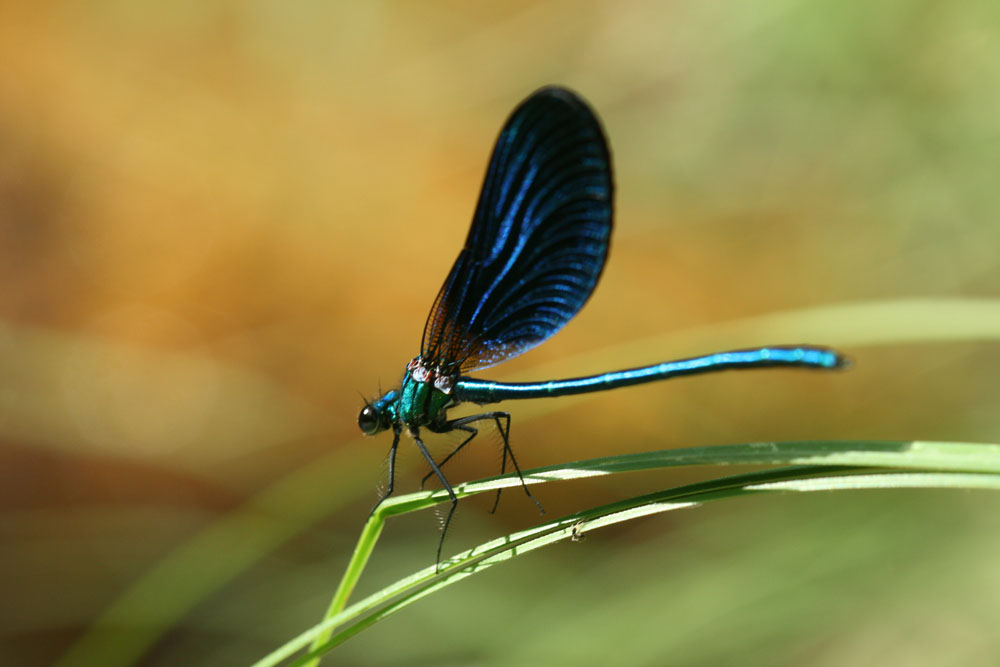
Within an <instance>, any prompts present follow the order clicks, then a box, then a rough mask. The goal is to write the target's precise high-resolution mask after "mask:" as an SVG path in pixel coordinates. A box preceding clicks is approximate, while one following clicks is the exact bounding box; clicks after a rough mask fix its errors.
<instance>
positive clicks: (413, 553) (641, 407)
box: [0, 0, 1000, 665]
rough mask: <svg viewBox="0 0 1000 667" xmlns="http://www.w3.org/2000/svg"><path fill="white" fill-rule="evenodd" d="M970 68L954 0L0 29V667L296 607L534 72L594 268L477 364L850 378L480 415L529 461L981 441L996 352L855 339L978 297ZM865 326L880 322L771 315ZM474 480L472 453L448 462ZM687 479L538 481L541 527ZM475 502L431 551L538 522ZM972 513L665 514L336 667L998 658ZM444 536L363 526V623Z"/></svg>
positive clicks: (94, 8) (984, 154)
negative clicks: (523, 332) (572, 174)
mask: <svg viewBox="0 0 1000 667" xmlns="http://www.w3.org/2000/svg"><path fill="white" fill-rule="evenodd" d="M998 45H1000V5H997V3H995V2H990V1H988V0H981V1H971V2H963V3H949V2H943V1H939V2H932V1H926V2H924V1H918V2H894V1H893V2H880V3H869V2H864V1H862V0H849V1H846V2H833V1H829V2H811V3H810V2H799V1H795V0H767V1H763V2H755V3H732V2H724V1H721V0H710V1H709V2H699V3H677V2H660V3H657V2H628V1H626V2H616V3H600V2H572V3H571V2H505V3H459V2H447V1H435V2H422V3H391V2H364V3H360V2H358V3H324V2H303V3H292V4H290V3H270V2H250V3H243V2H228V1H222V2H212V3H203V2H172V3H159V4H151V3H130V2H110V1H108V2H105V1H98V2H63V3H48V2H37V3H12V2H5V3H3V4H2V5H0V480H2V481H0V597H2V599H3V600H4V603H3V604H2V605H0V634H2V636H0V662H2V663H3V664H9V665H41V664H51V663H53V662H56V661H58V660H62V661H63V662H62V664H72V665H81V664H100V665H125V664H144V665H177V664H212V665H230V664H233V665H238V664H246V663H248V662H251V661H252V660H255V659H257V658H259V657H261V656H263V655H264V654H265V653H267V652H268V651H270V650H272V649H273V648H275V647H276V646H278V645H280V644H281V643H283V642H284V641H286V640H288V639H290V638H291V637H292V636H294V635H295V634H297V633H298V632H300V631H302V630H304V629H306V628H307V627H309V626H311V625H312V624H314V623H315V622H317V621H318V620H319V619H320V618H321V616H322V614H323V611H324V610H325V608H326V606H327V603H328V601H329V598H330V596H331V595H332V593H333V590H334V588H335V586H336V584H337V581H338V580H339V577H340V574H341V572H342V570H343V568H344V566H345V564H346V562H347V559H348V556H349V553H350V551H351V549H352V548H353V545H354V541H355V539H356V538H357V535H358V533H359V531H360V529H361V527H362V525H363V523H364V520H365V519H366V516H367V513H368V510H369V508H370V506H371V504H372V503H373V502H374V500H375V499H376V490H377V487H378V485H379V483H380V482H381V481H382V480H383V479H384V475H385V464H384V459H385V454H386V452H387V450H388V447H389V444H390V442H391V437H389V436H387V435H385V434H383V437H377V438H362V437H361V436H360V434H359V432H358V429H357V425H356V417H357V412H358V410H359V409H360V407H361V405H362V400H361V397H360V396H359V392H360V393H361V394H363V395H365V396H369V397H370V396H373V395H374V394H375V393H376V392H377V390H378V389H379V386H381V388H382V389H383V390H384V389H388V388H390V387H391V386H393V385H394V384H395V383H397V382H398V380H399V378H400V376H401V374H402V371H403V367H404V365H405V364H406V362H407V361H408V360H409V359H410V358H411V357H413V356H414V355H415V354H416V353H417V352H418V347H419V343H420V334H421V331H422V328H423V324H424V318H425V316H426V313H427V310H428V309H429V307H430V305H431V302H432V300H433V298H434V296H435V294H436V293H437V290H438V288H439V286H440V284H441V282H442V281H443V279H444V277H445V275H446V273H447V271H448V269H449V268H450V266H451V263H452V261H453V259H454V257H455V255H456V254H457V252H458V250H459V248H460V246H461V243H462V241H463V240H464V237H465V234H466V230H467V226H468V223H469V221H470V217H471V213H472V210H473V206H474V204H475V201H476V198H477V195H478V191H479V187H480V183H481V179H482V176H483V173H484V170H485V165H486V160H487V158H488V156H489V152H490V150H491V147H492V143H493V140H494V139H495V137H496V134H497V132H498V131H499V129H500V126H501V125H502V123H503V121H504V120H505V118H506V117H507V114H508V113H509V112H510V111H511V110H512V109H513V107H514V106H515V105H516V104H517V103H518V102H519V101H520V100H521V99H522V98H524V97H525V96H526V95H528V94H529V93H530V92H532V91H533V90H534V89H535V88H537V87H539V86H541V85H544V84H548V83H561V84H564V85H567V86H570V87H572V88H574V89H575V90H577V91H579V92H580V93H581V94H582V95H583V96H584V97H586V98H587V99H588V100H589V101H590V102H591V103H592V104H593V106H594V107H595V108H596V109H597V111H598V113H599V114H600V115H601V117H602V119H603V122H604V125H605V129H606V132H607V134H608V136H609V139H610V142H611V145H612V150H613V155H614V163H615V174H616V181H617V200H616V206H617V216H616V230H615V234H614V239H613V244H612V251H611V257H610V261H609V264H608V267H607V269H606V271H605V273H604V276H603V278H602V281H601V284H600V285H599V287H598V289H597V291H596V293H595V295H594V297H593V298H592V299H591V301H590V302H589V303H588V304H587V306H586V307H585V308H584V309H583V311H582V312H581V313H580V315H579V316H578V317H577V318H575V319H574V321H573V322H572V323H571V324H570V325H568V326H567V327H566V329H565V330H564V331H563V332H561V333H560V334H559V335H557V336H556V337H555V338H553V339H552V340H550V341H549V342H548V343H547V344H545V345H544V346H542V347H540V348H537V349H535V350H533V351H531V352H530V353H528V354H526V355H524V356H523V357H521V358H519V359H517V360H515V361H512V362H510V363H508V364H505V365H503V366H501V367H498V368H495V369H491V370H490V371H489V372H487V373H483V374H482V376H484V377H489V378H491V379H505V380H527V379H544V378H549V377H566V376H573V375H581V374H586V373H592V372H599V371H604V370H610V369H612V368H618V367H626V366H629V365H639V364H644V363H651V362H655V361H660V360H664V359H668V358H674V357H680V356H686V355H689V354H699V353H705V352H711V351H714V350H716V349H724V348H730V347H745V346H748V345H754V344H763V343H798V342H809V343H817V344H828V345H836V346H842V347H844V348H845V349H846V351H847V352H848V353H849V354H850V355H851V356H852V357H853V359H854V361H855V362H856V363H855V365H854V367H853V368H852V369H851V370H850V371H849V372H847V373H842V374H833V375H830V374H820V373H803V372H794V371H765V372H760V373H748V374H722V375H717V376H708V377H703V378H692V379H685V380H680V381H677V382H671V383H662V384H658V385H650V386H645V387H641V388H634V389H629V390H622V391H618V392H613V393H610V394H605V395H597V396H593V397H589V398H579V399H565V400H560V401H555V400H553V401H524V402H519V403H516V404H508V405H506V406H505V407H506V408H508V409H509V410H510V411H511V412H512V413H513V429H512V444H513V446H514V448H515V451H516V452H517V454H518V457H519V461H520V463H521V465H522V467H525V468H528V467H535V466H541V465H548V464H554V463H559V462H566V461H572V460H576V459H582V458H590V457H596V456H608V455H613V454H618V453H628V452H639V451H644V450H654V449H664V448H672V447H683V446H693V445H711V444H722V443H740V442H750V441H768V440H795V439H909V438H919V439H928V440H968V441H982V442H998V441H1000V415H998V413H997V411H996V409H995V400H996V396H997V395H998V394H997V392H998V389H1000V380H998V379H997V378H998V375H1000V350H998V349H997V346H996V343H995V342H993V343H991V342H989V341H957V342H955V341H953V342H950V343H949V342H940V341H938V342H928V341H924V340H921V336H922V333H923V330H924V327H923V326H918V325H914V324H912V323H910V321H906V322H901V321H900V320H898V319H896V318H893V317H882V318H880V317H879V316H878V314H879V313H884V312H892V311H891V309H890V308H889V306H891V305H892V304H898V303H912V301H902V300H912V299H914V298H920V299H956V298H961V299H969V298H989V297H994V296H995V295H996V294H997V291H998V288H1000V262H998V260H997V257H996V248H997V243H998V240H1000V238H998V237H1000V232H998V228H997V224H996V222H997V216H998V214H1000V188H998V187H997V186H996V176H997V173H998V172H997V164H998V158H1000V130H998V128H1000V124H998V120H997V118H998V115H997V111H998V109H1000V86H998V85H997V82H998V81H1000V46H998ZM866 303H875V304H887V307H886V309H882V308H881V307H876V308H873V309H871V310H870V311H866V312H869V315H871V316H870V317H868V318H867V319H855V318H841V320H843V319H846V320H849V321H840V320H837V318H833V317H827V318H826V319H824V318H823V317H819V319H818V320H809V318H808V317H805V316H804V315H803V316H801V317H800V316H799V315H801V314H803V313H806V314H808V313H815V312H819V313H821V314H822V313H824V312H833V311H827V310H824V308H826V307H830V306H841V305H844V304H847V305H857V304H866ZM918 310H919V309H918ZM845 312H853V311H845ZM923 312H924V313H925V315H926V314H927V311H926V310H925V311H923ZM775 313H786V316H782V317H771V316H772V314H775ZM788 313H791V315H787V314H788ZM873 313H874V315H872V314H873ZM941 317H942V318H943V317H947V316H946V315H941ZM935 319H936V318H934V317H929V318H927V317H925V320H926V326H927V327H932V326H933V325H935V324H940V322H937V321H935ZM937 319H940V318H937ZM806 320H809V321H810V322H813V324H811V325H810V324H808V322H806ZM816 322H819V324H818V325H817V324H816ZM893 326H896V327H899V328H900V330H899V331H896V332H895V333H892V334H890V335H888V336H887V335H883V332H884V331H885V329H886V328H889V329H891V328H892V327H893ZM886 338H888V342H889V343H891V344H885V342H886V340H885V339H886ZM880 341H881V344H879V345H876V344H875V343H879V342H880ZM898 341H910V342H905V343H904V342H898ZM449 444H451V445H453V444H455V442H454V439H453V438H450V437H448V436H445V437H442V438H439V439H437V443H436V446H437V450H436V451H438V452H439V453H440V452H446V451H447V448H448V445H449ZM401 451H402V454H401V470H400V473H399V480H398V483H399V485H400V486H399V487H398V488H399V489H400V490H401V491H411V490H415V489H416V486H417V484H418V482H419V479H420V477H421V476H422V474H423V472H424V470H425V469H424V467H423V466H422V465H421V462H420V460H419V457H418V455H417V453H416V452H415V450H414V448H413V447H411V446H409V443H407V442H404V443H403V445H402V447H401ZM499 456H500V449H499V441H498V439H497V438H496V437H492V439H491V437H486V436H484V437H483V438H481V440H480V441H479V442H477V443H476V446H475V447H473V448H471V449H470V450H469V451H468V453H467V454H465V455H464V456H463V457H461V458H460V459H459V460H458V461H456V462H455V463H454V464H453V465H451V466H450V468H449V470H448V473H449V475H450V478H451V479H452V480H453V481H461V480H468V479H474V478H478V477H484V476H488V475H491V474H494V473H495V472H496V471H497V467H498V461H499ZM722 472H730V471H722ZM718 474H720V471H718V470H707V471H706V470H681V471H668V472H665V473H664V472H661V473H659V474H655V475H618V476H615V477H613V478H610V479H608V478H600V479H597V480H589V481H578V482H565V483H559V484H547V485H544V486H541V487H536V489H537V490H536V491H535V493H536V495H537V496H538V498H539V500H540V501H541V502H542V503H543V504H544V505H545V507H546V509H547V510H548V516H549V517H558V516H561V515H562V514H565V513H568V512H572V511H575V510H578V509H582V508H584V507H589V506H593V505H596V504H599V503H604V502H610V501H613V500H616V499H621V498H624V497H629V496H632V495H638V494H640V493H644V492H648V491H652V490H655V489H659V488H663V487H665V486H670V485H675V484H681V483H685V482H687V481H692V480H696V479H703V478H705V477H706V476H709V475H718ZM489 506H490V503H489V502H488V501H487V500H482V501H481V502H479V501H478V500H470V501H465V502H463V503H462V505H461V506H460V510H459V513H458V515H457V518H456V520H455V522H454V523H453V524H452V530H451V533H450V534H449V539H448V541H447V542H446V544H445V551H446V553H454V552H457V551H459V550H460V549H463V548H467V547H469V546H471V545H474V544H477V543H478V541H481V540H485V539H488V538H490V537H494V536H499V535H503V534H506V533H508V532H511V531H514V530H517V529H520V528H523V527H526V526H529V525H531V524H532V523H533V522H536V521H537V520H538V515H537V512H536V510H535V509H534V507H533V505H532V504H531V503H530V502H529V501H527V500H526V499H525V498H524V496H523V495H519V494H518V493H509V494H507V495H505V497H504V499H503V501H502V502H501V505H500V509H499V511H498V512H497V513H496V514H495V515H490V514H489V513H488V510H489ZM998 509H1000V505H998V504H997V501H996V500H995V499H994V498H992V497H991V496H989V495H987V494H986V492H967V493H958V492H917V491H912V492H898V491H897V492H876V491H872V492H863V493H858V494H856V495H849V496H848V495H833V494H828V495H816V496H783V497H768V498H763V499H759V500H757V499H755V500H754V501H753V502H731V503H728V504H727V503H723V504H716V505H713V506H706V507H703V508H699V509H695V510H690V511H685V512H676V513H671V514H670V515H663V516H659V517H654V518H650V519H647V520H643V521H638V522H633V523H631V524H629V525H626V526H624V527H620V528H615V529H608V530H604V531H596V532H594V533H592V534H589V535H588V536H587V539H586V540H585V541H583V542H579V543H572V544H570V543H566V544H561V545H557V546H556V547H554V548H550V549H546V550H542V551H540V552H535V553H533V554H531V555H529V556H526V557H524V558H519V559H516V560H515V562H513V563H509V564H505V565H504V566H502V567H497V568H493V569H491V570H489V572H486V573H484V574H483V575H481V576H477V577H473V578H471V579H469V580H467V581H463V582H462V583H461V584H459V585H456V586H454V587H451V588H449V589H447V590H445V591H442V592H440V593H438V594H436V595H433V596H430V597H429V598H426V599H424V600H422V601H420V602H419V603H418V604H416V605H414V606H412V607H409V608H407V609H406V610H405V611H403V612H402V613H400V614H398V615H396V616H394V617H392V618H391V619H389V620H387V621H385V622H383V623H381V624H379V625H377V626H375V627H373V628H371V629H369V630H368V631H367V632H364V633H362V634H361V635H360V636H358V637H356V638H354V639H352V640H351V641H349V642H348V643H347V644H345V645H344V646H342V647H341V648H340V649H339V650H338V652H337V653H335V654H334V655H333V656H332V659H331V663H334V664H350V665H393V664H398V665H451V664H455V665H457V664H463V665H465V664H514V663H517V664H525V663H526V662H527V663H528V664H530V663H532V662H535V663H541V662H544V663H547V664H608V663H610V662H616V663H619V664H668V663H669V664H706V665H707V664H725V663H733V662H739V663H741V664H768V665H775V664H789V665H791V664H803V663H807V664H818V665H846V664H858V663H889V664H894V663H895V664H902V663H906V664H911V665H912V664H934V665H940V664H964V665H971V664H995V662H996V660H997V657H998V655H1000V640H998V638H997V635H996V632H995V619H996V618H997V616H998V614H1000V576H998V570H997V566H996V563H997V562H998V557H1000V519H998V512H997V510H998ZM437 526H438V517H436V516H435V515H434V513H433V512H425V513H421V514H416V515H408V516H406V517H402V518H397V519H394V520H391V521H390V522H389V524H388V526H387V529H386V530H385V532H384V534H383V537H382V539H381V541H380V543H379V546H378V547H377V549H376V553H375V557H374V559H373V561H372V563H371V565H370V567H369V569H368V570H367V571H366V573H365V575H364V578H363V579H362V582H361V584H360V587H359V590H358V591H357V595H359V596H360V595H364V594H366V593H368V592H371V591H374V590H378V589H379V588H381V587H383V586H385V585H387V584H388V583H390V582H392V581H395V579H396V578H398V577H400V576H402V575H404V574H408V573H410V572H412V571H414V570H416V569H418V568H420V567H424V566H426V565H428V564H430V563H431V562H432V561H433V557H434V550H435V548H436V545H437V540H438V529H437Z"/></svg>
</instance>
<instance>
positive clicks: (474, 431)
mask: <svg viewBox="0 0 1000 667" xmlns="http://www.w3.org/2000/svg"><path fill="white" fill-rule="evenodd" d="M448 426H450V424H449V423H445V427H444V428H442V429H440V430H435V429H433V428H431V427H430V426H428V427H427V428H429V429H430V430H432V431H434V432H435V433H447V432H448V431H465V432H466V433H468V434H469V437H467V438H466V439H465V440H463V441H462V443H461V444H460V445H459V446H458V447H456V448H455V449H453V450H451V453H450V454H448V456H446V457H444V458H443V459H441V463H439V464H438V467H439V468H444V464H445V463H447V462H448V461H450V460H451V457H453V456H454V455H455V454H458V452H459V451H460V450H461V449H462V447H465V446H466V445H467V444H469V443H470V442H472V439H473V438H475V437H476V436H477V435H479V429H477V428H475V427H473V426H465V425H464V424H459V425H458V426H453V427H451V428H448ZM433 475H434V471H433V470H431V471H430V472H429V473H427V474H426V475H424V478H423V479H422V480H420V489H421V490H423V488H424V484H426V483H427V480H429V479H430V478H431V477H432V476H433Z"/></svg>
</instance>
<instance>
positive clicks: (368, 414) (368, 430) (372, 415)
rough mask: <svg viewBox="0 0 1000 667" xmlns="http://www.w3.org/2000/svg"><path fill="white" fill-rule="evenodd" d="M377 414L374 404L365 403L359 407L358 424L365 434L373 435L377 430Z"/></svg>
mask: <svg viewBox="0 0 1000 667" xmlns="http://www.w3.org/2000/svg"><path fill="white" fill-rule="evenodd" d="M379 421H380V420H379V414H378V410H376V409H375V406H374V405H366V406H365V407H363V408H361V414H359V415H358V426H359V427H360V428H361V430H362V431H363V432H364V433H365V434H367V435H375V434H376V433H378V432H379V430H380V429H379Z"/></svg>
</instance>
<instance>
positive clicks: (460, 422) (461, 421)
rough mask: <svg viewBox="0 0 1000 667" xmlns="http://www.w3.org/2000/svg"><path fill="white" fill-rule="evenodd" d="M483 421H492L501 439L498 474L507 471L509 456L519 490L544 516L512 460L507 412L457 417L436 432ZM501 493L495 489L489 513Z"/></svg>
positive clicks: (539, 504)
mask: <svg viewBox="0 0 1000 667" xmlns="http://www.w3.org/2000/svg"><path fill="white" fill-rule="evenodd" d="M501 418H503V419H506V420H507V428H504V427H503V426H502V425H501V424H500V419H501ZM484 419H492V420H493V421H494V423H495V424H496V425H497V430H498V431H500V437H501V438H503V459H502V461H501V463H500V474H501V475H502V474H504V473H505V472H506V471H507V457H508V456H510V462H511V463H513V464H514V470H515V471H516V472H517V477H518V479H520V480H521V488H523V489H524V493H525V494H526V495H527V496H528V497H529V498H531V502H533V503H535V505H536V506H537V507H538V510H539V511H540V512H541V513H542V514H545V508H544V507H542V504H541V503H540V502H538V500H537V499H536V498H535V497H534V496H533V495H531V491H529V490H528V485H527V484H525V482H524V475H522V474H521V467H520V466H519V465H517V459H516V458H514V450H513V449H511V447H510V413H509V412H501V411H497V412H484V413H482V414H478V415H469V416H468V417H459V418H458V419H453V420H451V421H449V422H445V423H444V425H443V427H442V428H440V429H436V430H438V431H439V432H444V431H450V430H453V429H461V428H462V427H463V426H466V425H467V424H471V423H473V422H477V421H482V420H484ZM462 430H465V429H462ZM477 432H478V431H477ZM472 437H474V436H472ZM472 437H469V438H468V439H467V440H466V441H465V442H463V443H462V445H460V447H462V446H464V445H465V444H467V443H468V441H469V440H471V439H472ZM457 451H458V450H457V449H456V450H455V452H457ZM455 452H452V454H454V453H455ZM449 458H450V456H449ZM445 460H446V461H447V459H445ZM501 491H502V489H497V495H496V499H495V500H494V501H493V509H491V510H490V512H491V513H492V512H495V511H496V509H497V505H499V504H500V492H501Z"/></svg>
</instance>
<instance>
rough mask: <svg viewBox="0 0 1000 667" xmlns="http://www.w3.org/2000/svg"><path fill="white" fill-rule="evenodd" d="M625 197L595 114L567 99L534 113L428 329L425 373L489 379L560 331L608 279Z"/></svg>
mask: <svg viewBox="0 0 1000 667" xmlns="http://www.w3.org/2000/svg"><path fill="white" fill-rule="evenodd" d="M613 190H614V186H613V184H612V180H611V156H610V154H609V152H608V146H607V142H606V141H605V139H604V133H603V132H602V131H601V126H600V123H599V121H598V120H597V117H596V116H595V114H594V112H593V111H592V110H591V109H590V107H589V106H587V103H586V102H584V101H583V100H582V99H580V98H579V97H577V95H576V94H574V93H572V92H570V91H569V90H566V89H564V88H557V87H548V88H542V89H541V90H539V91H537V92H535V93H534V94H532V95H531V96H530V97H528V98H527V99H526V100H525V101H524V102H522V103H521V105H520V106H518V107H517V109H515V110H514V112H513V113H512V114H511V116H510V118H509V119H507V124H506V125H505V126H504V128H503V130H502V131H501V132H500V137H499V138H498V139H497V143H496V146H495V147H494V149H493V156H492V157H491V158H490V164H489V167H488V169H487V172H486V180H485V182H484V183H483V190H482V193H481V194H480V195H479V203H478V204H477V206H476V213H475V216H474V217H473V220H472V228H471V229H470V230H469V236H468V238H467V239H466V241H465V247H464V248H463V249H462V252H461V253H460V254H459V256H458V259H457V260H455V265H454V266H453V267H452V269H451V273H450V274H448V278H447V279H446V280H445V282H444V285H443V286H442V287H441V291H440V292H439V293H438V296H437V299H436V300H435V301H434V306H433V307H432V308H431V312H430V315H428V317H427V324H426V325H425V327H424V338H423V343H422V345H421V356H422V357H423V359H424V363H425V364H427V365H428V366H430V367H440V368H441V369H442V370H443V371H444V372H446V373H449V374H452V373H457V372H467V371H471V370H474V369H477V368H486V367H488V366H492V365H494V364H497V363H500V362H501V361H504V360H505V359H509V358H511V357H515V356H517V355H519V354H521V353H522V352H524V351H526V350H528V349H530V348H532V347H534V346H535V345H538V344H539V343H541V342H542V341H544V340H545V339H547V338H548V337H549V336H551V335H552V334H554V333H555V332H557V331H559V329H561V328H562V327H563V325H564V324H566V323H567V322H568V321H569V320H570V319H571V318H572V317H573V316H574V315H575V314H576V313H577V311H579V310H580V308H581V307H582V306H583V304H584V302H586V301H587V298H588V297H589V296H590V293H591V292H592V291H593V290H594V286H595V285H596V284H597V279H598V278H599V277H600V275H601V270H602V269H603V268H604V260H605V258H606V257H607V255H608V242H609V240H610V236H611V218H612V194H613Z"/></svg>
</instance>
